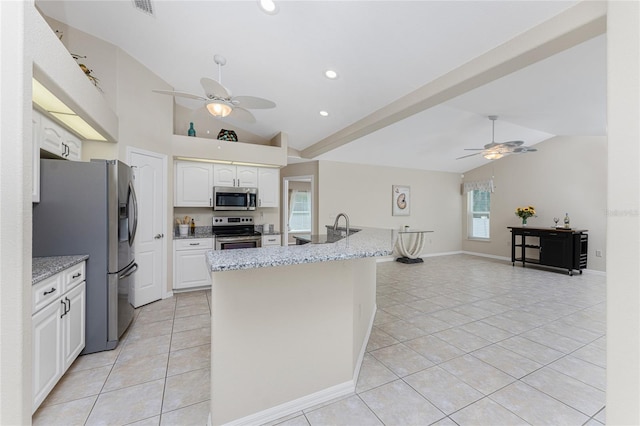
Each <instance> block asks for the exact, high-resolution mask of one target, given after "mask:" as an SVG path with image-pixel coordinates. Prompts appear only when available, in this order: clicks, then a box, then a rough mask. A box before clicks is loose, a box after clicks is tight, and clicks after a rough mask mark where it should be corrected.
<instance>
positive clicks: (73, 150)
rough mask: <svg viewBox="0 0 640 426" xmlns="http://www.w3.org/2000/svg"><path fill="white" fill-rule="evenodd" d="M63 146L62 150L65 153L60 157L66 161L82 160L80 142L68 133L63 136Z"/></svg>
mask: <svg viewBox="0 0 640 426" xmlns="http://www.w3.org/2000/svg"><path fill="white" fill-rule="evenodd" d="M63 142H64V145H63V146H62V148H63V149H64V150H65V152H63V153H62V156H63V157H64V158H66V159H67V160H72V161H80V160H81V159H82V141H80V139H78V138H77V137H75V136H74V135H72V134H71V133H69V132H65V134H64V140H63Z"/></svg>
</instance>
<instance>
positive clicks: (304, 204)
mask: <svg viewBox="0 0 640 426" xmlns="http://www.w3.org/2000/svg"><path fill="white" fill-rule="evenodd" d="M290 200H291V201H290V212H291V213H290V214H289V228H290V231H289V232H311V193H310V192H308V191H293V192H292V193H291V198H290Z"/></svg>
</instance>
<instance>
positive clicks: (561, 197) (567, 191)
mask: <svg viewBox="0 0 640 426" xmlns="http://www.w3.org/2000/svg"><path fill="white" fill-rule="evenodd" d="M536 148H537V149H538V151H537V152H531V153H527V154H524V155H510V156H506V157H504V158H502V159H500V160H495V161H491V162H488V163H487V164H486V165H484V166H482V167H478V168H477V169H474V170H471V171H469V172H467V173H465V175H464V181H465V182H472V181H477V180H485V179H490V178H491V177H492V176H493V179H494V185H495V192H494V193H493V194H491V241H490V242H486V241H474V240H469V239H467V235H468V233H467V220H466V214H467V196H466V195H463V196H462V222H461V223H462V229H463V231H462V237H463V242H462V247H463V249H464V250H465V251H470V252H477V253H484V254H490V255H494V256H503V257H508V258H511V233H510V232H509V230H508V229H507V226H520V224H521V223H522V221H521V219H520V218H518V217H517V216H516V215H515V209H516V207H524V206H529V205H531V206H534V207H535V208H536V213H537V217H532V218H529V220H528V221H527V224H528V225H529V226H532V227H551V226H553V225H554V222H553V218H554V217H559V218H560V219H561V221H562V218H564V215H565V213H569V217H570V218H571V227H572V228H579V229H587V230H589V232H588V234H589V253H588V265H587V267H588V269H592V270H596V271H604V270H605V261H606V255H607V253H606V237H607V218H606V209H607V140H606V138H605V137H555V138H551V139H549V140H547V141H544V142H541V143H539V144H537V145H536ZM560 223H562V222H560ZM596 250H599V251H602V255H603V257H596V256H595V251H596Z"/></svg>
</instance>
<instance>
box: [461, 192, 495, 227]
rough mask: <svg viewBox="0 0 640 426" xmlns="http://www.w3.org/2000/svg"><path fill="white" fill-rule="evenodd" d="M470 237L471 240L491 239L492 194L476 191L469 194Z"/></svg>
mask: <svg viewBox="0 0 640 426" xmlns="http://www.w3.org/2000/svg"><path fill="white" fill-rule="evenodd" d="M467 194H468V200H467V206H468V218H469V220H468V226H467V229H468V235H469V238H480V239H489V235H490V233H489V230H490V227H489V217H490V216H489V212H490V211H491V192H489V191H483V190H480V189H474V190H472V191H469V192H468V193H467Z"/></svg>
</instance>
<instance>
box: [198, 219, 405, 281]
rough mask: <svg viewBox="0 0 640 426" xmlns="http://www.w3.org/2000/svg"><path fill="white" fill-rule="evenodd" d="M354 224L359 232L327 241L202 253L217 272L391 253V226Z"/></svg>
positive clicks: (211, 267) (395, 234) (393, 235)
mask: <svg viewBox="0 0 640 426" xmlns="http://www.w3.org/2000/svg"><path fill="white" fill-rule="evenodd" d="M358 228H359V229H361V231H360V232H356V233H355V234H352V235H350V236H349V237H348V238H343V239H342V240H339V241H337V242H335V243H331V244H305V245H295V246H274V247H271V248H269V250H263V249H261V248H252V249H241V250H218V251H213V250H211V251H208V252H207V253H206V257H207V266H208V268H209V270H210V271H212V272H218V271H233V270H239V269H253V268H268V267H271V266H284V265H297V264H301V263H316V262H328V261H334V260H348V259H357V258H363V257H374V256H389V255H391V254H392V252H393V245H394V242H395V237H396V236H397V232H395V231H393V230H391V229H379V228H361V227H358Z"/></svg>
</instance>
